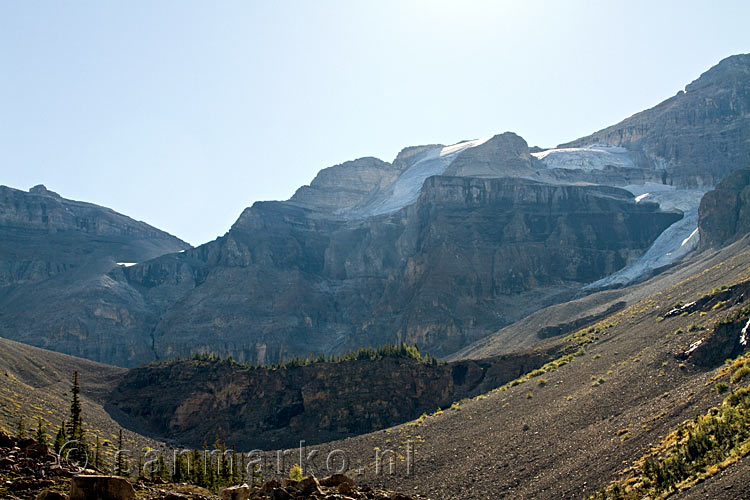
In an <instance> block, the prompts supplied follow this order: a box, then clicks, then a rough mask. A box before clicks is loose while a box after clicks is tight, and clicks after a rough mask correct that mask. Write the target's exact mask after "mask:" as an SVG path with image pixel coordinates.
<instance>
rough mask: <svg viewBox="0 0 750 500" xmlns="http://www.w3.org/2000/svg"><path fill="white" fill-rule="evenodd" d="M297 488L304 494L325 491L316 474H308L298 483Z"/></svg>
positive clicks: (320, 493)
mask: <svg viewBox="0 0 750 500" xmlns="http://www.w3.org/2000/svg"><path fill="white" fill-rule="evenodd" d="M297 489H298V490H299V491H300V492H301V493H302V494H303V495H307V496H309V495H312V494H318V495H322V494H323V492H322V491H321V490H320V483H319V482H318V479H317V478H316V477H315V476H308V477H306V478H305V479H303V480H302V481H300V482H299V483H297Z"/></svg>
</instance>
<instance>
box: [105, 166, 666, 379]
mask: <svg viewBox="0 0 750 500" xmlns="http://www.w3.org/2000/svg"><path fill="white" fill-rule="evenodd" d="M680 217H681V214H679V213H670V212H661V211H659V210H658V207H657V206H656V205H655V204H649V203H640V204H636V203H634V201H633V197H632V195H630V194H629V193H627V192H625V191H622V190H619V189H616V188H607V187H594V186H589V187H582V186H551V185H546V184H542V183H538V182H534V181H529V180H521V179H503V180H499V179H476V178H460V177H432V178H430V179H428V180H427V182H426V183H425V185H424V189H423V192H422V194H421V196H420V198H419V200H418V202H417V203H416V204H414V205H412V206H409V207H406V208H404V209H402V210H400V211H398V212H396V213H394V214H392V215H389V216H383V217H372V218H368V219H365V220H360V221H346V220H335V219H330V218H321V217H319V216H317V215H316V214H315V213H314V212H311V211H309V210H307V209H304V208H301V207H299V206H295V205H292V204H288V203H279V202H273V203H257V204H255V205H254V206H253V207H252V208H250V209H247V210H246V211H245V212H244V213H243V214H242V216H241V217H240V218H239V220H238V221H237V223H236V224H235V225H234V226H233V227H232V229H231V230H230V232H229V233H228V234H227V235H226V236H225V237H223V238H220V239H218V240H216V241H215V242H212V243H210V244H207V245H203V246H201V247H199V248H196V249H191V250H188V251H186V252H184V253H179V254H171V255H165V256H163V257H161V258H158V259H155V260H152V261H149V262H145V263H143V264H139V265H136V266H133V267H130V268H127V269H122V270H118V272H117V273H112V274H111V277H112V278H113V279H114V280H115V281H116V283H117V284H118V286H120V287H124V288H125V289H127V290H129V293H130V294H131V295H133V296H137V297H138V303H139V304H145V305H146V306H147V308H148V311H149V313H148V314H147V315H144V316H143V317H142V321H143V322H142V323H138V322H131V323H129V324H125V323H123V322H119V323H118V322H115V321H113V323H112V325H111V326H110V330H109V331H110V332H113V333H112V334H116V335H117V336H121V337H134V336H136V337H140V338H141V339H143V342H144V343H150V344H152V345H153V353H152V354H151V355H153V356H158V358H160V359H166V358H169V357H174V356H182V357H184V356H188V355H190V354H191V353H192V352H195V351H196V350H210V351H214V352H217V353H220V354H222V355H224V356H230V355H231V356H233V357H234V358H235V359H237V360H241V361H248V362H251V363H258V364H263V363H273V362H276V361H278V360H280V359H283V358H288V357H290V356H294V355H301V354H309V353H332V352H341V351H343V350H347V349H351V348H356V347H359V346H363V345H380V344H385V343H388V342H394V341H399V340H401V341H407V342H410V343H416V344H418V345H419V346H420V348H424V349H426V350H428V351H429V352H431V353H434V354H436V355H443V354H448V353H450V352H452V351H454V350H456V349H458V348H460V347H461V346H463V345H465V344H466V343H468V342H470V341H472V340H474V339H476V338H478V337H480V336H482V335H484V334H485V333H486V332H487V331H491V330H492V329H496V328H499V327H500V326H503V325H506V324H508V323H509V322H512V321H514V320H516V319H518V318H519V317H521V316H523V315H524V314H528V313H529V312H531V311H533V310H535V309H537V308H539V307H541V306H542V305H544V304H548V303H550V302H554V301H556V300H561V298H564V297H566V296H568V295H569V294H572V293H575V290H577V289H578V288H579V287H580V285H581V284H583V283H587V282H589V281H592V280H595V279H597V278H599V277H601V276H605V275H607V274H609V273H612V272H614V271H615V270H617V269H619V268H620V267H622V266H624V265H625V264H626V263H628V262H629V261H631V260H633V259H634V258H635V257H636V256H637V255H640V253H642V252H643V250H645V249H646V248H647V247H648V246H649V244H650V243H651V242H652V241H653V240H654V239H655V238H656V236H657V235H658V234H659V233H660V232H661V231H663V230H664V229H665V228H666V227H667V226H669V225H670V224H672V223H673V222H674V221H676V220H678V219H680ZM113 307H122V308H124V309H125V310H129V305H128V303H121V305H120V306H115V305H113ZM115 332H118V333H115ZM134 354H135V355H134ZM151 359H153V358H152V357H145V358H144V357H142V356H141V355H138V354H137V353H128V352H123V353H122V357H121V358H120V359H118V360H117V362H118V363H119V364H125V365H134V364H139V363H142V362H145V361H149V360H151Z"/></svg>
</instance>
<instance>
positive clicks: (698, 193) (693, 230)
mask: <svg viewBox="0 0 750 500" xmlns="http://www.w3.org/2000/svg"><path fill="white" fill-rule="evenodd" d="M624 189H626V190H628V191H630V192H631V193H632V194H633V195H634V196H635V201H636V203H643V202H655V203H658V204H659V206H660V207H661V209H662V210H680V211H682V212H683V214H684V215H683V218H682V219H680V220H678V221H677V222H675V223H674V224H672V225H671V226H669V227H668V228H667V229H665V230H664V232H662V233H661V234H660V235H659V237H658V238H656V241H654V243H653V244H652V245H651V247H650V248H649V249H648V250H646V253H644V254H643V255H642V256H641V257H640V258H639V259H638V260H636V261H635V262H633V263H632V264H630V265H627V266H625V267H624V268H623V269H621V270H619V271H617V272H616V273H614V274H611V275H609V276H607V277H606V278H602V279H600V280H598V281H595V282H593V283H590V284H588V285H586V286H585V287H583V289H584V290H597V289H600V288H608V287H613V286H624V285H629V284H631V283H633V282H635V281H636V280H638V279H640V278H642V277H645V276H648V275H650V274H651V273H652V272H653V271H654V270H656V269H659V268H660V267H664V266H668V265H670V264H674V263H675V262H678V261H679V260H680V259H682V258H683V257H685V256H686V255H687V254H688V253H690V252H692V251H693V250H695V249H696V248H697V247H698V243H699V241H700V236H699V233H698V207H699V206H700V202H701V198H703V195H704V194H705V193H706V191H705V190H700V189H675V188H674V187H673V186H667V185H665V184H657V183H652V182H647V183H645V184H642V185H630V186H624Z"/></svg>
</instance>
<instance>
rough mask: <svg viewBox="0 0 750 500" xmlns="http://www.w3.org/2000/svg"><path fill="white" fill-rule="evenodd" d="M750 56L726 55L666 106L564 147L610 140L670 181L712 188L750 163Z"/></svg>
mask: <svg viewBox="0 0 750 500" xmlns="http://www.w3.org/2000/svg"><path fill="white" fill-rule="evenodd" d="M748 137H750V54H740V55H735V56H731V57H727V58H726V59H724V60H722V61H721V62H720V63H719V64H717V65H716V66H714V67H713V68H711V69H709V70H708V71H706V72H705V73H703V74H702V75H701V76H700V78H698V79H697V80H695V81H694V82H692V83H690V84H689V85H687V86H686V87H685V89H684V90H681V91H679V92H677V94H676V95H675V96H674V97H671V98H670V99H667V100H666V101H664V102H662V103H661V104H659V105H657V106H655V107H653V108H651V109H648V110H646V111H642V112H640V113H637V114H635V115H633V116H631V117H630V118H627V119H625V120H623V121H622V122H620V123H618V124H616V125H613V126H611V127H607V128H605V129H603V130H600V131H599V132H595V133H594V134H592V135H590V136H587V137H583V138H581V139H578V140H576V141H573V142H570V143H567V144H563V145H561V146H559V148H577V147H584V146H586V145H589V144H594V143H607V144H611V145H614V146H620V147H623V148H626V149H627V150H628V151H632V152H635V153H637V154H639V155H643V157H645V159H646V160H647V161H648V162H651V163H653V164H655V166H656V167H657V168H658V169H659V170H660V171H661V172H662V175H663V180H664V183H665V184H669V185H674V186H677V187H685V188H701V187H713V186H715V185H716V184H718V183H719V181H721V180H722V179H724V178H725V177H727V176H728V175H729V174H730V173H731V172H732V171H734V170H736V169H738V168H743V167H746V166H748V165H750V141H748Z"/></svg>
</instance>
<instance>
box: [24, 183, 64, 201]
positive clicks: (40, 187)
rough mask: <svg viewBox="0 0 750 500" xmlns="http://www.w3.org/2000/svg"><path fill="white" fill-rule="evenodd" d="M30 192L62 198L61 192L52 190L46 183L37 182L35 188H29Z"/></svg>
mask: <svg viewBox="0 0 750 500" xmlns="http://www.w3.org/2000/svg"><path fill="white" fill-rule="evenodd" d="M29 193H31V194H38V195H41V196H52V197H55V198H61V196H60V195H59V194H57V193H55V192H54V191H50V190H49V189H47V186H45V185H44V184H37V185H36V186H34V187H33V188H31V189H29Z"/></svg>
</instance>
